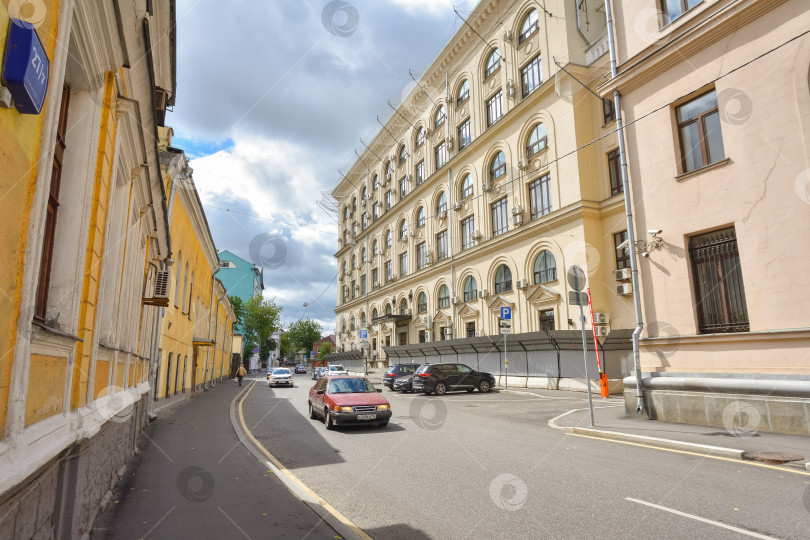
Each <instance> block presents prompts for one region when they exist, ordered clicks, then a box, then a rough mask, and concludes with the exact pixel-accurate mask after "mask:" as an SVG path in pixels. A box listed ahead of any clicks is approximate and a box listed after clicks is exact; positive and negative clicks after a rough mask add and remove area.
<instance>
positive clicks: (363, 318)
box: [360, 311, 366, 328]
mask: <svg viewBox="0 0 810 540" xmlns="http://www.w3.org/2000/svg"><path fill="white" fill-rule="evenodd" d="M360 326H361V327H363V328H365V327H366V312H365V311H362V312H360Z"/></svg>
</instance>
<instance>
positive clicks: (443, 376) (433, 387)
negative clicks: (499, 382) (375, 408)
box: [413, 364, 495, 396]
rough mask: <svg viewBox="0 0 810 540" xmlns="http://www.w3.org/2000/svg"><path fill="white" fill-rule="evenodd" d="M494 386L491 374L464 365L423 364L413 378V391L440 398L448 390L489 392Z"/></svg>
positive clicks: (493, 378)
mask: <svg viewBox="0 0 810 540" xmlns="http://www.w3.org/2000/svg"><path fill="white" fill-rule="evenodd" d="M493 386H495V377H494V376H493V375H492V374H491V373H484V372H482V371H475V370H474V369H472V368H471V367H469V366H466V365H464V364H424V365H421V366H419V368H418V369H417V370H416V372H415V373H414V376H413V390H414V391H417V392H424V393H425V394H431V393H433V392H435V393H436V395H437V396H441V395H443V394H445V393H446V392H448V391H450V390H466V391H467V392H472V391H473V390H475V389H476V388H477V389H478V391H479V392H489V391H490V390H491V389H492V387H493Z"/></svg>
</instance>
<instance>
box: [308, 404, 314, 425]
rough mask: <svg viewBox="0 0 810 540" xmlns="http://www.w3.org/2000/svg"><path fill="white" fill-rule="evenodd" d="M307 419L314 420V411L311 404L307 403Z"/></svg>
mask: <svg viewBox="0 0 810 540" xmlns="http://www.w3.org/2000/svg"><path fill="white" fill-rule="evenodd" d="M309 419H310V420H315V409H313V408H312V402H311V401H310V402H309Z"/></svg>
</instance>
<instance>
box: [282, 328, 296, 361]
mask: <svg viewBox="0 0 810 540" xmlns="http://www.w3.org/2000/svg"><path fill="white" fill-rule="evenodd" d="M293 353H294V351H293V345H292V343H291V342H290V336H289V335H287V334H286V333H284V334H281V347H280V348H279V354H281V356H282V358H283V357H284V356H294V354H293Z"/></svg>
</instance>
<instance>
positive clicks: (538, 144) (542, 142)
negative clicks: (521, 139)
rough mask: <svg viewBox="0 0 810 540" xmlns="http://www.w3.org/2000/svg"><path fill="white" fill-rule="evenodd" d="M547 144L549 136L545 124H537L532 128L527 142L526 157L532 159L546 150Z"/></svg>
mask: <svg viewBox="0 0 810 540" xmlns="http://www.w3.org/2000/svg"><path fill="white" fill-rule="evenodd" d="M547 144H548V134H547V131H546V126H545V124H542V123H541V124H537V125H536V126H534V127H533V128H532V132H531V133H529V138H528V139H527V140H526V155H527V156H528V157H532V156H533V155H535V154H536V153H537V152H539V151H540V150H542V149H543V148H545V147H546V145H547Z"/></svg>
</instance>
